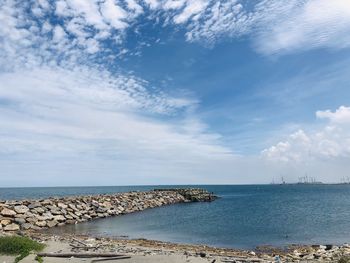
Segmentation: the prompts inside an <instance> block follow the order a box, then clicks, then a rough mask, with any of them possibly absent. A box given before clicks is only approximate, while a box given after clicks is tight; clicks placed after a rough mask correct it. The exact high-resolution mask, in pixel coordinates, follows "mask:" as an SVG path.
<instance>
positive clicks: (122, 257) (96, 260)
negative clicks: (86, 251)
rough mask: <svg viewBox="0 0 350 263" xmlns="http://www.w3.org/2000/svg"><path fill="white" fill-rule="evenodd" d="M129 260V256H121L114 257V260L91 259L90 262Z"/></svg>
mask: <svg viewBox="0 0 350 263" xmlns="http://www.w3.org/2000/svg"><path fill="white" fill-rule="evenodd" d="M128 258H131V257H130V256H121V257H114V258H99V259H93V260H91V262H100V261H107V260H118V259H128Z"/></svg>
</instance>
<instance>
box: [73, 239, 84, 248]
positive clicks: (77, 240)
mask: <svg viewBox="0 0 350 263" xmlns="http://www.w3.org/2000/svg"><path fill="white" fill-rule="evenodd" d="M73 241H75V242H77V243H79V244H80V245H83V246H85V247H88V244H86V243H85V242H83V241H81V240H79V239H76V238H73Z"/></svg>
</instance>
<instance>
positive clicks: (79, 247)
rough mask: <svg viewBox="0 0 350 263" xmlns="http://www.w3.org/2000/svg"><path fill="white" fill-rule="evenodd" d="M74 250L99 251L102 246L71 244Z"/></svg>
mask: <svg viewBox="0 0 350 263" xmlns="http://www.w3.org/2000/svg"><path fill="white" fill-rule="evenodd" d="M69 245H70V246H71V247H72V248H76V249H84V250H88V249H98V248H99V247H100V245H97V246H88V247H86V246H77V245H74V244H69Z"/></svg>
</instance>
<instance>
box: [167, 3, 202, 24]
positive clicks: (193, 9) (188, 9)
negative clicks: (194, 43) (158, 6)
mask: <svg viewBox="0 0 350 263" xmlns="http://www.w3.org/2000/svg"><path fill="white" fill-rule="evenodd" d="M207 5H208V2H207V1H204V0H189V1H187V3H186V6H185V8H184V9H183V11H182V12H181V13H180V14H178V15H177V16H175V17H174V22H175V23H176V24H182V23H185V22H187V21H188V19H189V18H190V17H192V16H195V15H199V14H200V13H201V12H202V11H204V10H205V8H206V6H207ZM179 7H180V5H179Z"/></svg>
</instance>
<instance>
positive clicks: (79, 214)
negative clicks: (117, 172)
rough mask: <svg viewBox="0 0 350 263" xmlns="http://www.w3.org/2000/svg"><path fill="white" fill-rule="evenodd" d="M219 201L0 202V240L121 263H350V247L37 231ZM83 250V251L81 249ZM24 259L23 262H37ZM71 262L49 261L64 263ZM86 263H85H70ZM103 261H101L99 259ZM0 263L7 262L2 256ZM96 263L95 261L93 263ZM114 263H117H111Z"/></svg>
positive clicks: (196, 194)
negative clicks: (215, 243)
mask: <svg viewBox="0 0 350 263" xmlns="http://www.w3.org/2000/svg"><path fill="white" fill-rule="evenodd" d="M215 198H216V196H214V195H213V194H212V193H209V192H207V191H205V190H202V189H157V190H153V191H148V192H129V193H117V194H109V195H89V196H75V197H64V198H47V199H41V200H22V201H0V236H1V235H11V234H20V235H26V236H29V237H31V238H33V239H35V240H38V241H40V242H43V243H45V244H46V245H47V248H46V251H45V252H50V253H63V252H64V253H81V252H87V253H97V254H101V253H102V254H103V253H120V254H123V255H127V256H128V257H129V259H125V260H123V262H126V263H127V262H130V263H137V262H142V263H145V262H152V263H154V262H159V263H160V262H174V263H180V262H193V263H200V262H210V263H213V262H226V263H230V262H232V263H233V262H235V263H243V262H262V263H268V262H269V263H273V262H274V263H277V262H300V263H304V262H305V263H306V262H309V263H311V262H337V263H338V262H348V261H342V260H341V259H342V258H343V259H344V258H346V260H349V262H350V245H348V244H344V245H341V246H334V245H312V246H298V245H292V246H289V247H287V248H283V249H280V248H273V247H260V248H257V249H255V250H254V251H252V250H236V249H226V248H216V247H210V246H205V245H188V244H174V243H169V242H161V241H152V240H146V239H132V240H130V239H125V238H119V239H112V238H107V237H105V238H101V237H99V238H96V237H91V236H76V235H70V234H61V235H59V236H57V235H52V234H47V233H45V231H37V230H42V229H45V228H51V227H54V226H61V225H65V224H76V223H79V222H84V221H88V220H93V219H95V218H102V217H108V216H118V215H122V214H127V213H133V212H137V211H142V210H145V209H149V208H154V207H159V206H164V205H171V204H175V203H185V202H201V201H213V200H215ZM82 244H83V245H82ZM30 260H31V259H30V257H29V259H27V260H26V259H25V261H24V262H35V261H34V256H33V257H32V261H30ZM66 260H67V259H45V262H48V263H51V262H52V263H53V262H66ZM69 260H70V261H71V262H72V263H74V262H77V263H78V262H79V263H80V262H85V261H86V260H85V259H77V258H75V259H72V258H70V259H69ZM99 260H100V259H99ZM0 261H1V262H5V261H6V260H5V259H4V256H1V255H0ZM91 262H93V261H91ZM113 262H114V261H113Z"/></svg>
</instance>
